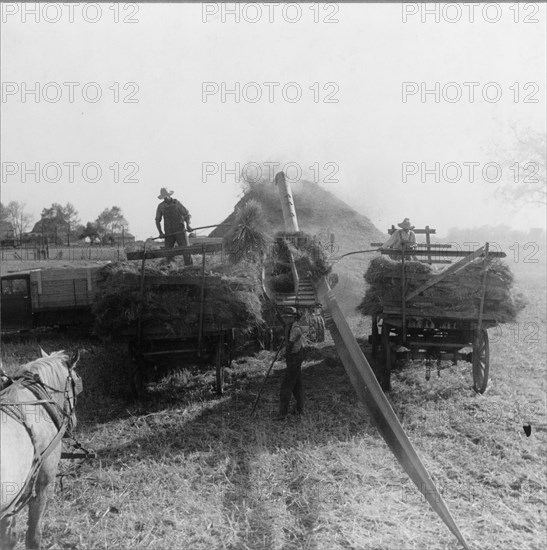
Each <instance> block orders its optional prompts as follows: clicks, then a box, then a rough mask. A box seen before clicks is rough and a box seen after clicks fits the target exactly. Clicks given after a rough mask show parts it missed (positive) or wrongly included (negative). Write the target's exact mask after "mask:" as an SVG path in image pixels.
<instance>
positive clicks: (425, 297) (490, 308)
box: [357, 256, 526, 323]
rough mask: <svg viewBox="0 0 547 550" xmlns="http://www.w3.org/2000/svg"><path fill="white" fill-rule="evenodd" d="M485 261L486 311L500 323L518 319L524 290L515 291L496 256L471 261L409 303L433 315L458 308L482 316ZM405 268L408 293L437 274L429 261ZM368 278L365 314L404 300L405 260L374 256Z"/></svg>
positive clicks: (361, 307)
mask: <svg viewBox="0 0 547 550" xmlns="http://www.w3.org/2000/svg"><path fill="white" fill-rule="evenodd" d="M485 261H486V262H487V266H486V267H487V269H488V272H487V276H486V291H485V301H484V308H483V314H484V315H487V316H491V317H493V318H494V319H495V320H496V321H497V322H498V323H511V322H515V321H516V318H517V315H518V313H519V312H520V311H521V310H522V309H523V308H524V307H525V306H526V302H525V300H524V298H523V297H522V295H521V294H516V293H514V292H513V282H514V279H513V274H512V273H511V270H510V269H509V267H508V266H507V265H506V264H504V263H502V262H501V261H500V260H498V259H496V258H488V259H487V260H484V259H480V260H477V261H475V262H472V263H470V264H468V265H467V266H466V267H465V268H463V269H462V270H460V271H459V272H457V273H455V274H453V275H449V276H448V277H447V278H446V279H443V280H442V281H440V282H439V283H437V284H435V285H434V286H432V287H430V288H428V289H426V290H424V291H423V292H422V293H420V294H419V295H418V296H416V297H415V298H413V299H412V300H410V302H407V305H408V307H419V308H420V309H421V310H423V311H424V313H425V314H427V315H429V316H439V317H445V316H446V317H450V313H451V312H454V313H458V314H459V315H463V316H467V317H469V318H478V315H479V308H480V298H481V293H482V283H483V274H484V267H485V266H484V262H485ZM405 268H406V271H405V274H406V276H407V280H406V282H407V285H406V293H409V292H411V291H412V290H414V289H415V288H417V287H418V286H421V285H422V284H423V283H424V282H425V280H427V278H428V277H432V278H434V277H435V274H434V272H433V268H432V267H431V266H430V265H429V264H426V263H422V262H417V261H408V262H405ZM412 274H420V275H423V276H425V280H424V278H421V279H420V280H418V279H413V278H412ZM364 278H365V281H366V282H367V284H368V288H367V291H366V294H365V296H364V298H363V300H362V302H361V303H360V304H359V306H358V307H357V310H358V311H359V312H361V313H362V314H363V315H375V314H379V313H381V312H382V310H383V307H384V305H386V304H388V303H394V304H397V305H399V304H400V303H401V262H396V261H393V260H390V259H389V258H386V257H385V256H380V257H377V258H374V259H373V260H372V261H371V262H370V265H369V268H368V270H367V271H366V273H365V275H364Z"/></svg>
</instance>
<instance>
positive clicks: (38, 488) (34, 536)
mask: <svg viewBox="0 0 547 550" xmlns="http://www.w3.org/2000/svg"><path fill="white" fill-rule="evenodd" d="M78 359H79V354H77V355H74V356H72V357H69V356H68V355H67V354H65V353H64V352H63V351H57V352H54V353H52V354H50V355H47V354H46V353H45V352H44V351H43V350H42V358H40V359H37V360H36V361H32V362H30V363H27V364H25V365H22V366H21V367H19V368H18V369H17V371H16V372H15V374H14V375H13V376H12V377H11V384H10V385H8V386H7V387H5V388H4V389H3V390H2V391H1V392H0V422H1V424H0V488H1V498H0V548H1V549H2V550H7V549H11V548H13V547H14V546H15V543H16V537H15V533H14V530H13V527H14V524H15V515H16V514H17V513H18V512H19V511H20V510H21V509H22V508H24V507H25V506H26V505H27V504H28V507H29V516H28V529H27V535H26V547H27V548H28V549H39V548H40V542H41V538H42V525H41V523H42V521H41V520H42V516H43V513H44V510H45V507H46V502H47V493H48V488H49V487H50V486H53V484H54V482H55V477H56V474H57V466H58V464H59V460H60V458H61V439H62V437H63V435H64V434H65V432H67V431H70V430H72V429H73V428H74V427H75V425H76V414H75V406H76V396H77V395H78V394H79V393H80V392H81V391H82V381H81V378H80V377H79V376H78V375H77V374H76V372H75V371H74V367H75V366H76V363H77V362H78Z"/></svg>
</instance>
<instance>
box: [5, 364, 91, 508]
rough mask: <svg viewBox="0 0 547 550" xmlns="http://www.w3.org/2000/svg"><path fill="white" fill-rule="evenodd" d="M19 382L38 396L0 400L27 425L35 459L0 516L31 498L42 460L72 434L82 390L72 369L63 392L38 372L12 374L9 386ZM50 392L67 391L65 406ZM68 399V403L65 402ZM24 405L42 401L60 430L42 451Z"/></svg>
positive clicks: (37, 403)
mask: <svg viewBox="0 0 547 550" xmlns="http://www.w3.org/2000/svg"><path fill="white" fill-rule="evenodd" d="M16 383H19V384H20V385H21V386H23V387H24V388H26V389H28V390H30V391H31V392H32V393H33V394H34V395H35V396H36V400H35V401H22V402H21V401H19V402H6V401H3V402H0V410H2V411H4V412H5V413H6V414H7V415H9V416H11V418H13V419H14V420H15V421H16V422H19V424H21V425H22V426H23V427H24V428H25V430H26V431H27V433H28V435H29V437H30V440H31V441H32V447H33V449H34V457H33V459H32V465H31V468H30V471H29V473H28V475H27V478H26V479H25V482H24V483H23V484H22V486H21V488H20V489H19V492H18V493H17V496H16V497H15V498H14V500H13V501H12V502H11V504H10V505H9V506H8V507H7V508H6V509H4V510H1V511H0V517H2V518H4V517H11V516H14V515H16V514H17V513H19V511H20V510H21V509H23V508H24V507H25V506H26V505H27V504H28V501H29V500H30V499H31V497H32V496H33V495H34V494H35V486H36V481H37V479H38V473H39V471H40V467H41V466H42V463H43V462H44V460H45V459H46V458H47V457H48V456H49V455H50V454H51V452H52V451H53V449H55V447H56V446H57V444H58V443H59V442H60V441H61V439H62V438H63V437H66V436H69V435H71V430H72V413H73V412H74V409H75V407H76V396H77V395H78V394H79V393H81V391H82V384H81V380H79V379H78V380H74V378H73V376H72V371H71V370H70V369H69V375H68V376H67V379H66V385H65V389H64V391H63V392H62V391H61V390H57V389H56V388H52V387H51V386H48V385H47V384H45V383H44V382H42V380H41V379H40V377H39V375H38V374H34V375H32V374H31V373H29V372H25V373H23V374H22V375H21V376H17V377H15V378H11V379H10V385H9V386H7V387H6V389H8V388H9V387H10V386H11V385H13V384H16ZM69 384H70V387H69ZM8 391H9V390H8ZM50 392H54V393H64V395H65V402H64V408H61V407H60V406H59V405H58V404H57V402H56V401H55V400H54V399H53V398H52V397H51V393H50ZM67 403H68V407H67V406H66V404H67ZM22 405H42V406H43V407H44V409H45V410H46V412H47V413H48V415H49V416H50V418H51V420H52V421H53V423H54V424H55V427H56V428H57V434H56V435H55V437H54V438H53V439H52V440H51V442H50V443H49V445H48V446H47V447H46V448H45V449H44V450H43V451H41V452H39V451H38V446H37V441H36V435H35V433H34V429H33V427H32V425H31V424H29V422H28V421H27V419H26V415H25V413H24V412H23V407H22ZM67 409H68V410H67Z"/></svg>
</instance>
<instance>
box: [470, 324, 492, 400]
mask: <svg viewBox="0 0 547 550" xmlns="http://www.w3.org/2000/svg"><path fill="white" fill-rule="evenodd" d="M489 370H490V346H489V343H488V332H487V331H486V329H481V330H476V331H475V341H474V342H473V389H474V390H475V391H476V392H477V393H484V392H485V391H486V386H487V385H488V372H489Z"/></svg>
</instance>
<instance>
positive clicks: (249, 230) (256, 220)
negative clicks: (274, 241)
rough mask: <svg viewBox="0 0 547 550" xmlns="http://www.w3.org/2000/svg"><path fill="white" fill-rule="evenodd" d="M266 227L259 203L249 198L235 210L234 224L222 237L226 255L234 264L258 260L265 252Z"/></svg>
mask: <svg viewBox="0 0 547 550" xmlns="http://www.w3.org/2000/svg"><path fill="white" fill-rule="evenodd" d="M268 240H269V237H268V227H267V224H266V221H265V215H264V210H263V209H262V206H261V205H260V203H258V202H257V201H255V200H250V201H249V202H247V203H246V204H244V205H243V206H241V207H239V208H238V209H237V210H236V217H235V220H234V224H233V226H232V228H231V229H230V231H229V233H228V234H227V235H226V237H225V238H224V243H225V246H226V249H227V250H228V257H229V259H230V261H231V262H232V263H234V264H237V263H239V262H241V261H242V260H247V261H253V262H256V261H259V260H260V259H261V258H262V255H263V254H264V253H265V252H266V247H267V244H268Z"/></svg>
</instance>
